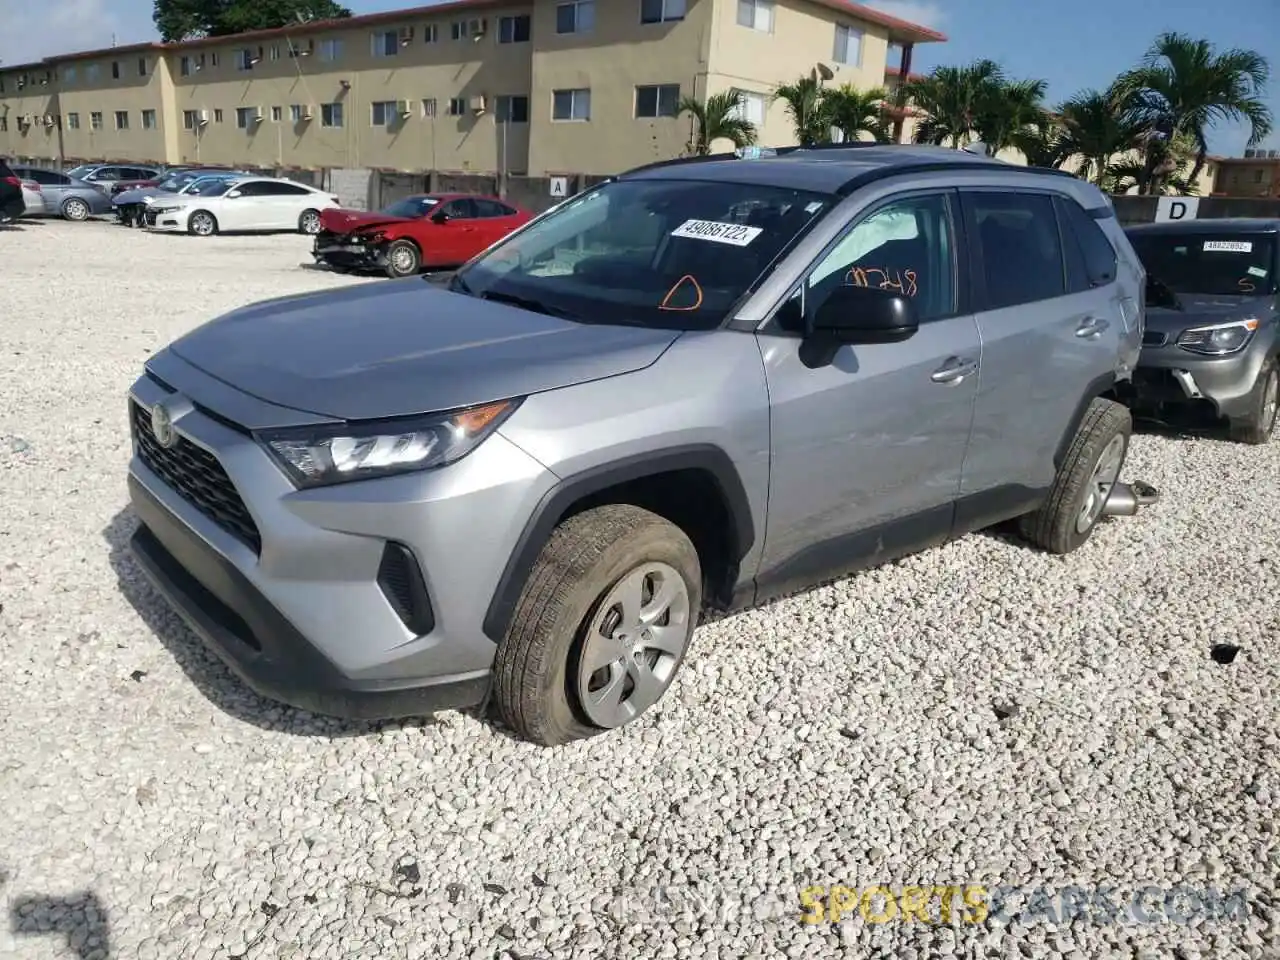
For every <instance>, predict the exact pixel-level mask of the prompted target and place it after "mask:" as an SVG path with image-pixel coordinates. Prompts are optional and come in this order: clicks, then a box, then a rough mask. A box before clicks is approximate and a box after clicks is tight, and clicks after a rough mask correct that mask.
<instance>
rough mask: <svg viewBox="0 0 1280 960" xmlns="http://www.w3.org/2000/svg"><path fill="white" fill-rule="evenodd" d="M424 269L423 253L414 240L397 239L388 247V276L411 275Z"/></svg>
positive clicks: (394, 278)
mask: <svg viewBox="0 0 1280 960" xmlns="http://www.w3.org/2000/svg"><path fill="white" fill-rule="evenodd" d="M421 269H422V253H421V251H419V250H418V247H417V245H416V244H415V243H414V242H413V241H412V240H395V241H393V242H392V243H391V245H390V246H388V247H387V276H388V277H390V278H391V279H392V280H396V279H398V278H400V277H411V276H413V275H414V274H416V273H417V272H418V271H419V270H421Z"/></svg>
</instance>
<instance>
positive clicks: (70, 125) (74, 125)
mask: <svg viewBox="0 0 1280 960" xmlns="http://www.w3.org/2000/svg"><path fill="white" fill-rule="evenodd" d="M67 129H68V130H79V129H80V114H78V113H68V114H67Z"/></svg>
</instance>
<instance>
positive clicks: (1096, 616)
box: [0, 222, 1280, 960]
mask: <svg viewBox="0 0 1280 960" xmlns="http://www.w3.org/2000/svg"><path fill="white" fill-rule="evenodd" d="M307 243H308V241H307V240H305V239H303V238H301V237H297V236H285V237H266V238H252V239H246V238H215V239H211V240H207V241H201V240H194V239H189V238H186V237H170V236H150V235H144V234H140V233H138V232H136V231H127V230H124V229H121V228H118V227H115V226H113V225H109V224H105V223H88V224H65V223H61V222H51V223H43V224H32V225H26V226H24V227H23V229H21V230H3V231H0V505H2V506H0V511H2V512H0V602H2V603H3V609H2V610H0V638H2V642H0V651H2V652H3V658H4V669H5V677H4V680H3V682H0V734H2V735H0V810H2V811H3V816H0V899H3V900H4V906H5V916H3V917H0V955H3V956H12V957H17V958H54V957H59V958H61V957H79V958H81V960H87V958H96V960H104V958H107V957H110V958H120V960H133V958H138V960H150V958H158V957H163V958H184V960H211V958H231V957H247V958H254V960H258V958H277V957H278V958H285V957H322V958H347V957H360V958H381V957H397V958H403V957H415V958H416V957H432V958H438V957H447V958H464V957H466V958H471V957H475V958H482V957H483V958H494V957H502V956H506V957H510V958H513V960H514V958H524V960H530V958H535V957H538V958H548V957H574V958H577V957H583V958H586V957H591V958H595V957H610V958H620V960H628V958H650V957H664V958H665V957H691V958H692V957H706V958H716V957H719V958H726V960H727V958H738V957H777V956H786V957H796V958H799V957H804V958H810V957H837V956H850V957H853V956H857V957H885V958H888V957H895V958H899V957H900V958H908V960H909V958H912V957H932V956H937V957H950V956H969V957H1006V956H1007V957H1056V956H1064V957H1070V958H1072V960H1083V958H1090V960H1092V958H1095V957H1123V958H1126V960H1127V958H1132V957H1142V958H1147V957H1150V958H1155V957H1182V958H1191V957H1197V956H1200V957H1206V958H1208V957H1214V958H1229V957H1244V956H1248V957H1275V956H1278V955H1280V912H1277V911H1278V910H1280V904H1277V902H1276V900H1275V898H1276V897H1277V890H1276V887H1277V877H1278V876H1280V851H1278V848H1277V832H1278V817H1277V812H1276V811H1277V807H1278V806H1280V804H1278V803H1277V800H1278V798H1280V708H1278V706H1277V704H1278V702H1280V701H1278V699H1277V693H1278V692H1280V671H1278V668H1277V663H1278V662H1280V638H1278V637H1277V612H1276V611H1277V607H1276V596H1277V589H1278V588H1280V567H1278V564H1280V559H1278V558H1277V551H1276V545H1277V542H1278V541H1280V487H1278V485H1277V477H1278V476H1280V444H1273V445H1272V446H1270V447H1268V448H1264V449H1252V448H1246V447H1241V446H1235V445H1231V444H1228V443H1225V442H1222V441H1219V440H1217V439H1211V438H1200V439H1191V438H1176V437H1166V436H1153V435H1143V436H1140V437H1138V438H1137V439H1136V440H1135V443H1134V447H1133V451H1132V454H1131V457H1130V464H1129V467H1128V468H1127V470H1126V476H1128V477H1130V478H1133V477H1141V478H1143V479H1147V480H1150V481H1152V482H1153V483H1155V484H1156V485H1157V486H1158V487H1160V489H1161V491H1162V493H1163V495H1164V499H1163V501H1162V502H1161V503H1160V504H1159V505H1158V506H1156V507H1155V508H1153V509H1151V510H1149V511H1148V512H1147V513H1146V514H1144V515H1143V516H1142V517H1140V518H1138V519H1134V520H1119V521H1113V522H1109V523H1108V524H1107V525H1106V526H1105V528H1104V529H1101V530H1100V531H1099V532H1098V533H1097V534H1096V535H1095V537H1094V538H1093V540H1092V541H1091V542H1090V543H1089V544H1088V545H1087V546H1086V547H1085V548H1084V549H1083V550H1081V551H1080V552H1078V553H1077V554H1075V555H1073V556H1071V557H1069V558H1066V559H1054V558H1050V557H1048V556H1045V555H1043V554H1039V553H1036V552H1034V551H1032V550H1031V549H1028V548H1025V547H1023V546H1020V545H1018V544H1016V543H1015V542H1012V541H1009V540H1006V539H1003V538H1001V537H997V536H992V535H977V536H971V537H968V538H967V539H965V540H963V541H961V542H959V543H955V544H952V545H950V546H948V547H946V548H944V549H941V550H936V551H934V552H931V553H928V554H925V555H922V556H918V557H915V558H912V559H910V560H907V561H905V562H902V563H899V564H896V565H893V566H891V567H888V568H885V569H881V570H878V571H874V572H871V573H869V574H866V575H864V576H860V577H857V578H854V579H850V580H846V581H843V582H840V583H837V584H834V585H830V586H827V587H824V588H821V589H818V590H815V591H813V592H811V593H809V594H807V595H804V596H800V597H794V598H791V599H788V600H785V601H782V602H780V603H777V604H774V605H772V606H769V607H767V608H764V609H760V610H756V611H753V612H750V613H747V614H743V615H740V616H735V617H731V618H727V619H724V620H721V621H718V622H716V623H714V624H711V625H709V626H707V627H706V628H704V629H703V630H701V631H700V632H699V634H698V637H697V643H696V649H695V651H694V653H693V654H692V656H691V659H690V661H689V662H688V664H687V666H686V669H685V671H684V672H683V674H682V676H681V677H680V679H679V681H678V682H677V684H676V687H675V689H674V690H673V691H672V692H671V694H670V695H669V696H668V697H667V699H666V700H665V702H664V703H663V704H661V706H660V709H659V710H658V711H656V712H655V714H654V715H653V716H651V717H649V718H647V719H645V720H644V721H643V722H640V723H638V724H636V725H635V726H633V727H632V728H629V729H626V730H625V731H622V732H619V733H615V734H612V735H609V736H605V737H602V738H599V739H597V740H594V741H591V742H588V743H583V744H577V745H574V746H571V747H568V748H564V749H560V750H555V751H548V750H544V749H540V748H537V747H533V746H530V745H526V744H523V743H520V742H517V741H514V740H513V739H511V738H510V737H509V736H508V735H507V733H505V732H504V731H502V730H501V729H498V728H496V727H495V726H494V725H492V724H491V723H490V722H489V721H487V720H485V719H483V718H480V717H477V716H475V715H473V714H462V713H452V714H444V715H441V716H440V717H438V718H436V719H435V720H433V721H429V722H424V723H409V724H404V725H400V724H392V725H385V726H382V727H380V728H379V727H374V726H368V725H359V724H342V723H339V722H336V721H330V720H323V719H318V718H315V717H312V716H309V715H305V714H301V713H298V712H295V711H292V710H288V709H284V708H280V707H277V706H274V705H272V704H270V703H267V702H264V701H262V700H259V699H258V698H256V697H255V696H253V695H252V694H250V693H248V692H247V691H246V690H245V689H244V688H243V687H242V686H240V685H239V684H238V682H237V681H235V680H234V679H233V678H232V677H231V676H230V675H229V674H228V673H227V672H226V671H225V670H224V669H223V668H222V667H221V666H220V665H219V664H218V663H217V662H216V661H215V660H214V659H213V658H212V657H211V656H210V655H208V654H206V653H205V652H204V651H203V650H202V648H201V647H200V646H199V645H198V643H197V642H196V641H195V640H194V639H193V637H192V636H191V635H190V634H189V633H188V632H187V631H186V630H185V629H184V628H183V627H182V626H181V625H180V624H179V622H178V621H177V620H176V618H175V617H174V615H173V614H171V613H170V612H169V611H168V610H167V609H166V607H165V606H164V605H163V604H162V603H161V602H160V601H159V600H158V599H157V598H156V597H155V596H154V595H153V594H152V593H151V592H150V591H149V590H148V589H147V588H146V587H145V586H144V585H143V583H142V581H141V580H140V578H139V575H138V572H137V570H136V568H135V567H134V565H133V563H132V562H131V561H130V559H129V558H128V556H127V555H126V553H125V542H126V539H127V535H128V533H129V532H130V531H131V529H132V523H133V521H132V520H131V519H130V516H129V513H128V511H127V509H126V506H125V504H126V495H125V482H124V481H125V466H126V462H127V458H128V451H129V446H128V435H127V430H126V423H125V407H124V397H125V391H126V389H127V387H128V386H129V384H130V383H131V381H132V380H133V378H134V377H135V376H136V375H137V373H138V372H139V370H140V369H141V364H142V362H143V360H144V359H145V358H146V356H147V354H148V353H149V352H151V351H153V350H156V349H158V348H159V347H161V346H162V345H163V344H165V343H166V342H167V341H169V340H170V339H172V338H173V337H174V336H176V335H178V334H180V333H181V332H183V331H185V330H187V329H189V328H190V327H192V326H193V325H195V324H197V323H199V322H200V321H202V320H204V319H206V318H208V317H211V316H213V315H215V314H217V313H219V312H221V311H223V310H226V309H229V308H232V307H235V306H238V305H241V304H245V303H248V302H250V301H253V300H256V299H262V298H265V297H269V296H276V295H281V294H285V293H291V292H295V291H303V290H308V289H313V288H319V287H327V286H337V285H340V284H343V283H351V282H364V281H355V280H351V279H347V278H341V277H335V276H330V275H327V274H323V273H316V272H314V271H308V270H304V269H301V267H300V263H301V262H303V261H306V260H309V257H308V256H307V254H306V247H307ZM369 282H381V281H378V280H373V281H369ZM1218 643H1229V644H1234V645H1238V646H1239V647H1240V648H1241V650H1240V652H1239V654H1238V656H1237V657H1236V659H1235V661H1234V662H1233V663H1231V664H1230V665H1220V664H1218V663H1215V662H1214V661H1213V660H1212V659H1211V658H1210V655H1209V653H1210V648H1211V647H1212V646H1213V645H1214V644H1218ZM997 711H998V714H999V717H1002V718H1003V719H1000V718H999V717H998V715H997ZM809 884H821V885H846V886H850V887H860V888H861V887H866V886H872V885H875V884H885V885H888V886H891V887H894V888H898V887H901V886H911V885H916V884H921V885H925V886H929V887H932V886H934V885H946V884H955V885H961V886H963V885H966V884H984V885H986V886H988V887H990V888H996V887H1011V888H1021V890H1022V893H1021V894H1020V895H1019V896H1018V897H1015V898H1014V901H1015V902H1016V903H1025V902H1027V896H1026V895H1027V894H1029V893H1030V892H1033V891H1031V890H1030V888H1042V889H1048V890H1050V891H1057V890H1060V889H1061V888H1063V887H1089V886H1093V885H1103V886H1105V887H1107V888H1110V889H1111V890H1112V891H1113V893H1112V894H1111V896H1112V897H1113V899H1114V901H1115V902H1117V903H1118V904H1119V905H1120V906H1124V905H1125V904H1126V903H1127V902H1128V897H1129V895H1130V894H1131V892H1132V891H1134V890H1135V889H1137V888H1141V887H1143V886H1146V885H1151V886H1153V887H1156V888H1159V891H1151V894H1152V895H1153V896H1154V895H1156V893H1157V892H1159V894H1160V896H1163V892H1164V891H1167V890H1169V889H1170V888H1172V887H1175V886H1178V885H1184V886H1187V887H1189V888H1191V889H1192V890H1194V891H1200V890H1203V889H1205V888H1206V887H1213V888H1215V889H1217V890H1219V891H1221V892H1222V893H1223V894H1229V893H1232V892H1235V891H1243V892H1244V893H1245V895H1246V900H1247V906H1245V908H1244V909H1243V910H1242V912H1241V913H1239V914H1237V915H1235V916H1233V917H1227V918H1221V917H1214V916H1205V915H1203V913H1201V914H1200V915H1199V916H1198V917H1197V918H1196V919H1195V920H1194V921H1193V922H1191V923H1177V922H1173V921H1172V920H1170V919H1169V917H1168V913H1167V912H1166V913H1164V914H1162V913H1160V912H1158V911H1157V912H1156V913H1155V914H1154V922H1145V923H1142V922H1135V921H1134V919H1133V918H1132V917H1130V918H1129V919H1124V918H1121V919H1118V920H1114V921H1112V922H1106V921H1105V916H1104V915H1102V914H1101V913H1100V912H1099V911H1098V910H1094V911H1092V912H1091V914H1090V916H1089V917H1084V916H1076V917H1075V918H1072V917H1066V918H1062V917H1059V918H1058V919H1059V921H1060V922H1058V923H1051V922H1049V920H1050V918H1047V917H1046V916H1045V915H1044V914H1043V913H1041V914H1039V915H1038V916H1026V915H1024V916H1023V918H1022V920H1021V921H1020V922H1017V923H1011V922H1004V921H1000V922H987V923H982V924H966V923H963V922H961V921H960V919H959V917H960V911H959V910H958V909H957V912H956V915H955V919H954V921H953V922H952V923H950V924H945V925H944V924H934V925H927V924H924V923H922V922H920V921H918V920H917V921H914V922H911V923H902V922H890V923H883V924H872V923H868V922H866V921H865V920H864V919H862V918H861V917H859V916H858V913H857V911H856V910H854V911H853V913H852V914H851V917H852V919H850V920H847V921H846V922H845V923H843V924H841V925H839V926H834V925H831V924H825V923H824V924H819V925H816V926H808V925H804V924H802V923H801V922H800V920H799V918H800V915H801V906H800V900H799V890H800V888H802V887H805V886H807V885H809ZM694 885H696V891H697V892H698V895H695V893H694V892H693V891H694ZM655 887H667V888H669V895H668V897H667V899H666V900H665V901H663V900H657V899H655V895H654V893H653V890H654V888H655ZM699 895H700V896H701V897H702V899H701V900H699V898H698V896H699ZM1157 899H1159V897H1157ZM1031 902H1032V903H1034V902H1035V901H1034V898H1032V900H1031ZM1180 903H1181V905H1182V907H1183V909H1185V906H1186V903H1185V900H1184V901H1180ZM1010 910H1012V908H1010ZM933 915H934V916H937V901H936V900H935V901H934V906H933ZM845 951H848V952H847V953H846V952H845Z"/></svg>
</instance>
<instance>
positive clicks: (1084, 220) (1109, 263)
mask: <svg viewBox="0 0 1280 960" xmlns="http://www.w3.org/2000/svg"><path fill="white" fill-rule="evenodd" d="M1055 203H1056V205H1057V207H1058V222H1059V223H1060V224H1061V226H1062V242H1063V246H1064V248H1065V254H1066V262H1067V289H1068V292H1070V293H1076V292H1079V291H1081V290H1088V289H1092V288H1094V287H1104V286H1106V285H1107V284H1109V283H1111V282H1112V281H1114V280H1115V278H1116V251H1115V248H1114V247H1113V246H1111V241H1110V240H1108V239H1107V235H1106V234H1105V233H1103V232H1102V228H1101V227H1099V226H1098V224H1097V222H1096V221H1095V220H1094V219H1093V218H1092V217H1091V216H1089V214H1087V213H1085V211H1084V208H1083V207H1081V206H1080V204H1078V203H1077V202H1076V201H1075V200H1072V199H1071V198H1069V197H1057V198H1055Z"/></svg>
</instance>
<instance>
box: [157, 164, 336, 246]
mask: <svg viewBox="0 0 1280 960" xmlns="http://www.w3.org/2000/svg"><path fill="white" fill-rule="evenodd" d="M336 206H338V198H337V197H335V196H332V195H330V194H328V193H325V192H324V191H323V190H317V189H316V188H315V187H309V186H307V185H306V184H302V183H295V182H294V181H292V180H277V179H274V178H271V177H240V178H238V179H234V180H227V179H222V178H217V179H215V178H210V179H209V180H207V181H202V182H200V183H197V184H193V185H192V189H191V192H190V193H187V194H184V195H181V196H179V195H165V196H159V197H156V198H155V202H153V203H151V204H150V205H149V206H148V207H147V212H146V221H147V226H148V227H149V228H151V229H152V230H166V231H178V230H181V231H185V232H187V233H191V234H194V235H196V236H198V237H208V236H212V235H213V234H215V233H218V232H221V231H226V232H233V233H236V232H243V233H256V232H267V231H273V230H297V231H298V232H299V233H319V232H320V211H321V210H324V209H325V208H327V207H336Z"/></svg>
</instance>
